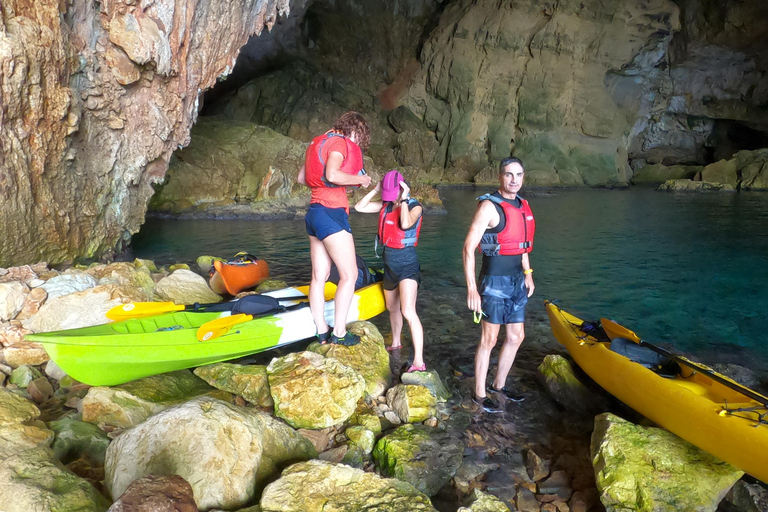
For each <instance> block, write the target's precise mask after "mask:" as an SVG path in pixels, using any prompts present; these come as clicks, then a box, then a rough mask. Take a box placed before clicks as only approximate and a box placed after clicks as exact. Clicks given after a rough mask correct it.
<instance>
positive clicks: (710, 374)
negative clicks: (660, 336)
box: [639, 340, 768, 406]
mask: <svg viewBox="0 0 768 512" xmlns="http://www.w3.org/2000/svg"><path fill="white" fill-rule="evenodd" d="M639 345H640V346H641V347H646V348H649V349H651V350H653V351H654V352H656V353H657V354H661V355H662V356H664V357H666V358H668V359H671V360H673V361H675V362H676V363H678V364H682V365H684V366H687V367H688V368H691V369H692V370H695V371H697V372H699V373H701V374H703V375H706V376H707V377H709V378H710V379H712V380H714V381H717V382H719V383H720V384H722V385H723V386H727V387H729V388H731V389H732V390H734V391H737V392H739V393H741V394H742V395H744V396H746V397H748V398H751V399H752V400H754V401H755V402H759V403H761V404H763V405H765V406H768V398H766V397H764V396H761V395H759V394H757V393H755V392H754V391H752V390H751V389H749V388H746V387H743V386H741V385H740V384H737V383H734V382H731V381H730V380H728V379H725V378H723V377H721V376H720V375H718V374H717V373H715V372H713V371H711V370H709V369H707V368H705V367H703V366H700V365H698V364H696V363H693V362H691V361H687V360H685V359H683V358H682V357H679V356H676V355H675V354H673V353H672V352H670V351H668V350H665V349H663V348H661V347H657V346H656V345H653V344H651V343H648V342H647V341H645V340H640V342H639Z"/></svg>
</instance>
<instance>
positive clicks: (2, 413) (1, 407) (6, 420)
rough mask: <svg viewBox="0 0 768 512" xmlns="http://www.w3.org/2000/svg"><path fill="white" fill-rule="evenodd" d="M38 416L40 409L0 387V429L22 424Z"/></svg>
mask: <svg viewBox="0 0 768 512" xmlns="http://www.w3.org/2000/svg"><path fill="white" fill-rule="evenodd" d="M38 416H40V409H38V408H37V406H36V405H35V404H33V403H32V402H31V401H29V400H27V399H26V398H24V397H21V396H19V395H17V394H16V393H11V392H10V391H8V390H7V389H5V388H4V387H0V427H4V426H5V425H13V424H16V423H24V422H25V421H29V420H33V419H35V418H37V417H38Z"/></svg>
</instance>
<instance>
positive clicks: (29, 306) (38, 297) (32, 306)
mask: <svg viewBox="0 0 768 512" xmlns="http://www.w3.org/2000/svg"><path fill="white" fill-rule="evenodd" d="M47 299H48V292H46V291H45V290H44V289H43V288H40V287H37V288H32V289H31V290H30V291H29V293H28V294H27V295H26V296H25V297H24V306H23V307H22V308H21V311H19V314H18V315H16V320H18V321H20V322H21V321H23V320H26V319H27V318H30V317H31V316H33V315H35V314H37V312H38V311H40V307H41V306H42V305H43V303H44V302H45V301H46V300H47Z"/></svg>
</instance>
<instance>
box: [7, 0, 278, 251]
mask: <svg viewBox="0 0 768 512" xmlns="http://www.w3.org/2000/svg"><path fill="white" fill-rule="evenodd" d="M60 8H62V9H64V12H60ZM288 10H289V1H288V0H266V1H261V0H245V1H243V2H229V1H226V0H214V1H210V2H195V3H192V4H184V3H179V2H176V1H175V0H160V1H157V2H152V3H150V4H139V3H135V2H131V3H128V4H126V3H123V2H114V1H106V2H102V3H100V4H94V3H91V2H71V3H67V4H64V5H63V6H60V5H59V4H57V3H51V2H29V1H25V0H10V2H4V3H3V9H2V11H1V12H0V69H3V70H6V71H4V72H3V73H2V75H0V89H1V90H2V95H3V122H2V123H0V141H2V142H3V143H2V145H0V166H1V167H2V169H3V180H2V182H0V266H7V265H8V264H11V263H13V262H25V261H30V260H36V259H41V260H46V261H48V262H51V263H57V262H61V261H64V260H68V259H71V258H73V257H74V256H93V255H99V254H101V253H103V252H104V251H108V250H110V249H112V248H114V247H115V246H116V245H118V244H120V243H122V242H124V241H125V240H126V239H127V237H128V236H129V235H130V234H131V233H135V232H136V231H137V230H138V229H139V226H141V224H142V223H143V222H144V214H145V212H146V207H147V202H148V200H149V197H150V196H151V195H152V194H153V188H152V184H153V183H156V182H158V181H160V180H161V179H162V178H163V176H164V174H165V171H166V169H167V165H168V162H169V160H170V158H171V154H172V152H173V151H174V150H175V149H177V148H178V147H179V146H180V145H185V144H187V143H188V142H189V129H190V127H191V126H192V124H193V123H194V121H195V118H196V116H197V108H198V101H199V100H198V95H199V92H200V91H202V90H205V89H207V88H208V87H210V86H212V85H213V84H214V83H215V82H216V79H217V78H218V77H219V76H221V75H223V74H228V73H229V72H230V71H231V68H232V66H233V64H234V60H235V57H236V56H237V53H238V51H239V49H240V48H241V47H242V46H243V45H244V44H245V43H246V41H247V40H248V37H249V36H250V35H252V34H257V33H260V32H261V31H262V29H263V28H264V27H265V26H266V27H272V25H273V24H274V23H275V22H276V21H277V17H278V14H281V15H285V14H286V13H287V12H288ZM211 34H216V37H211ZM9 70H12V71H9Z"/></svg>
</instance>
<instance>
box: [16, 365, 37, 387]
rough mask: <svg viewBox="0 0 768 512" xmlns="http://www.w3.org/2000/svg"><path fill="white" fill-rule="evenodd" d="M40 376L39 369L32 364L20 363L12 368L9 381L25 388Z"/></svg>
mask: <svg viewBox="0 0 768 512" xmlns="http://www.w3.org/2000/svg"><path fill="white" fill-rule="evenodd" d="M42 376H43V375H42V374H41V373H40V370H38V369H37V368H35V367H34V366H27V365H22V366H19V367H18V368H16V369H15V370H13V373H12V374H11V380H10V382H11V384H15V385H16V386H18V387H20V388H26V387H27V386H29V383H30V382H32V381H33V380H35V379H37V378H40V377H42Z"/></svg>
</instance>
